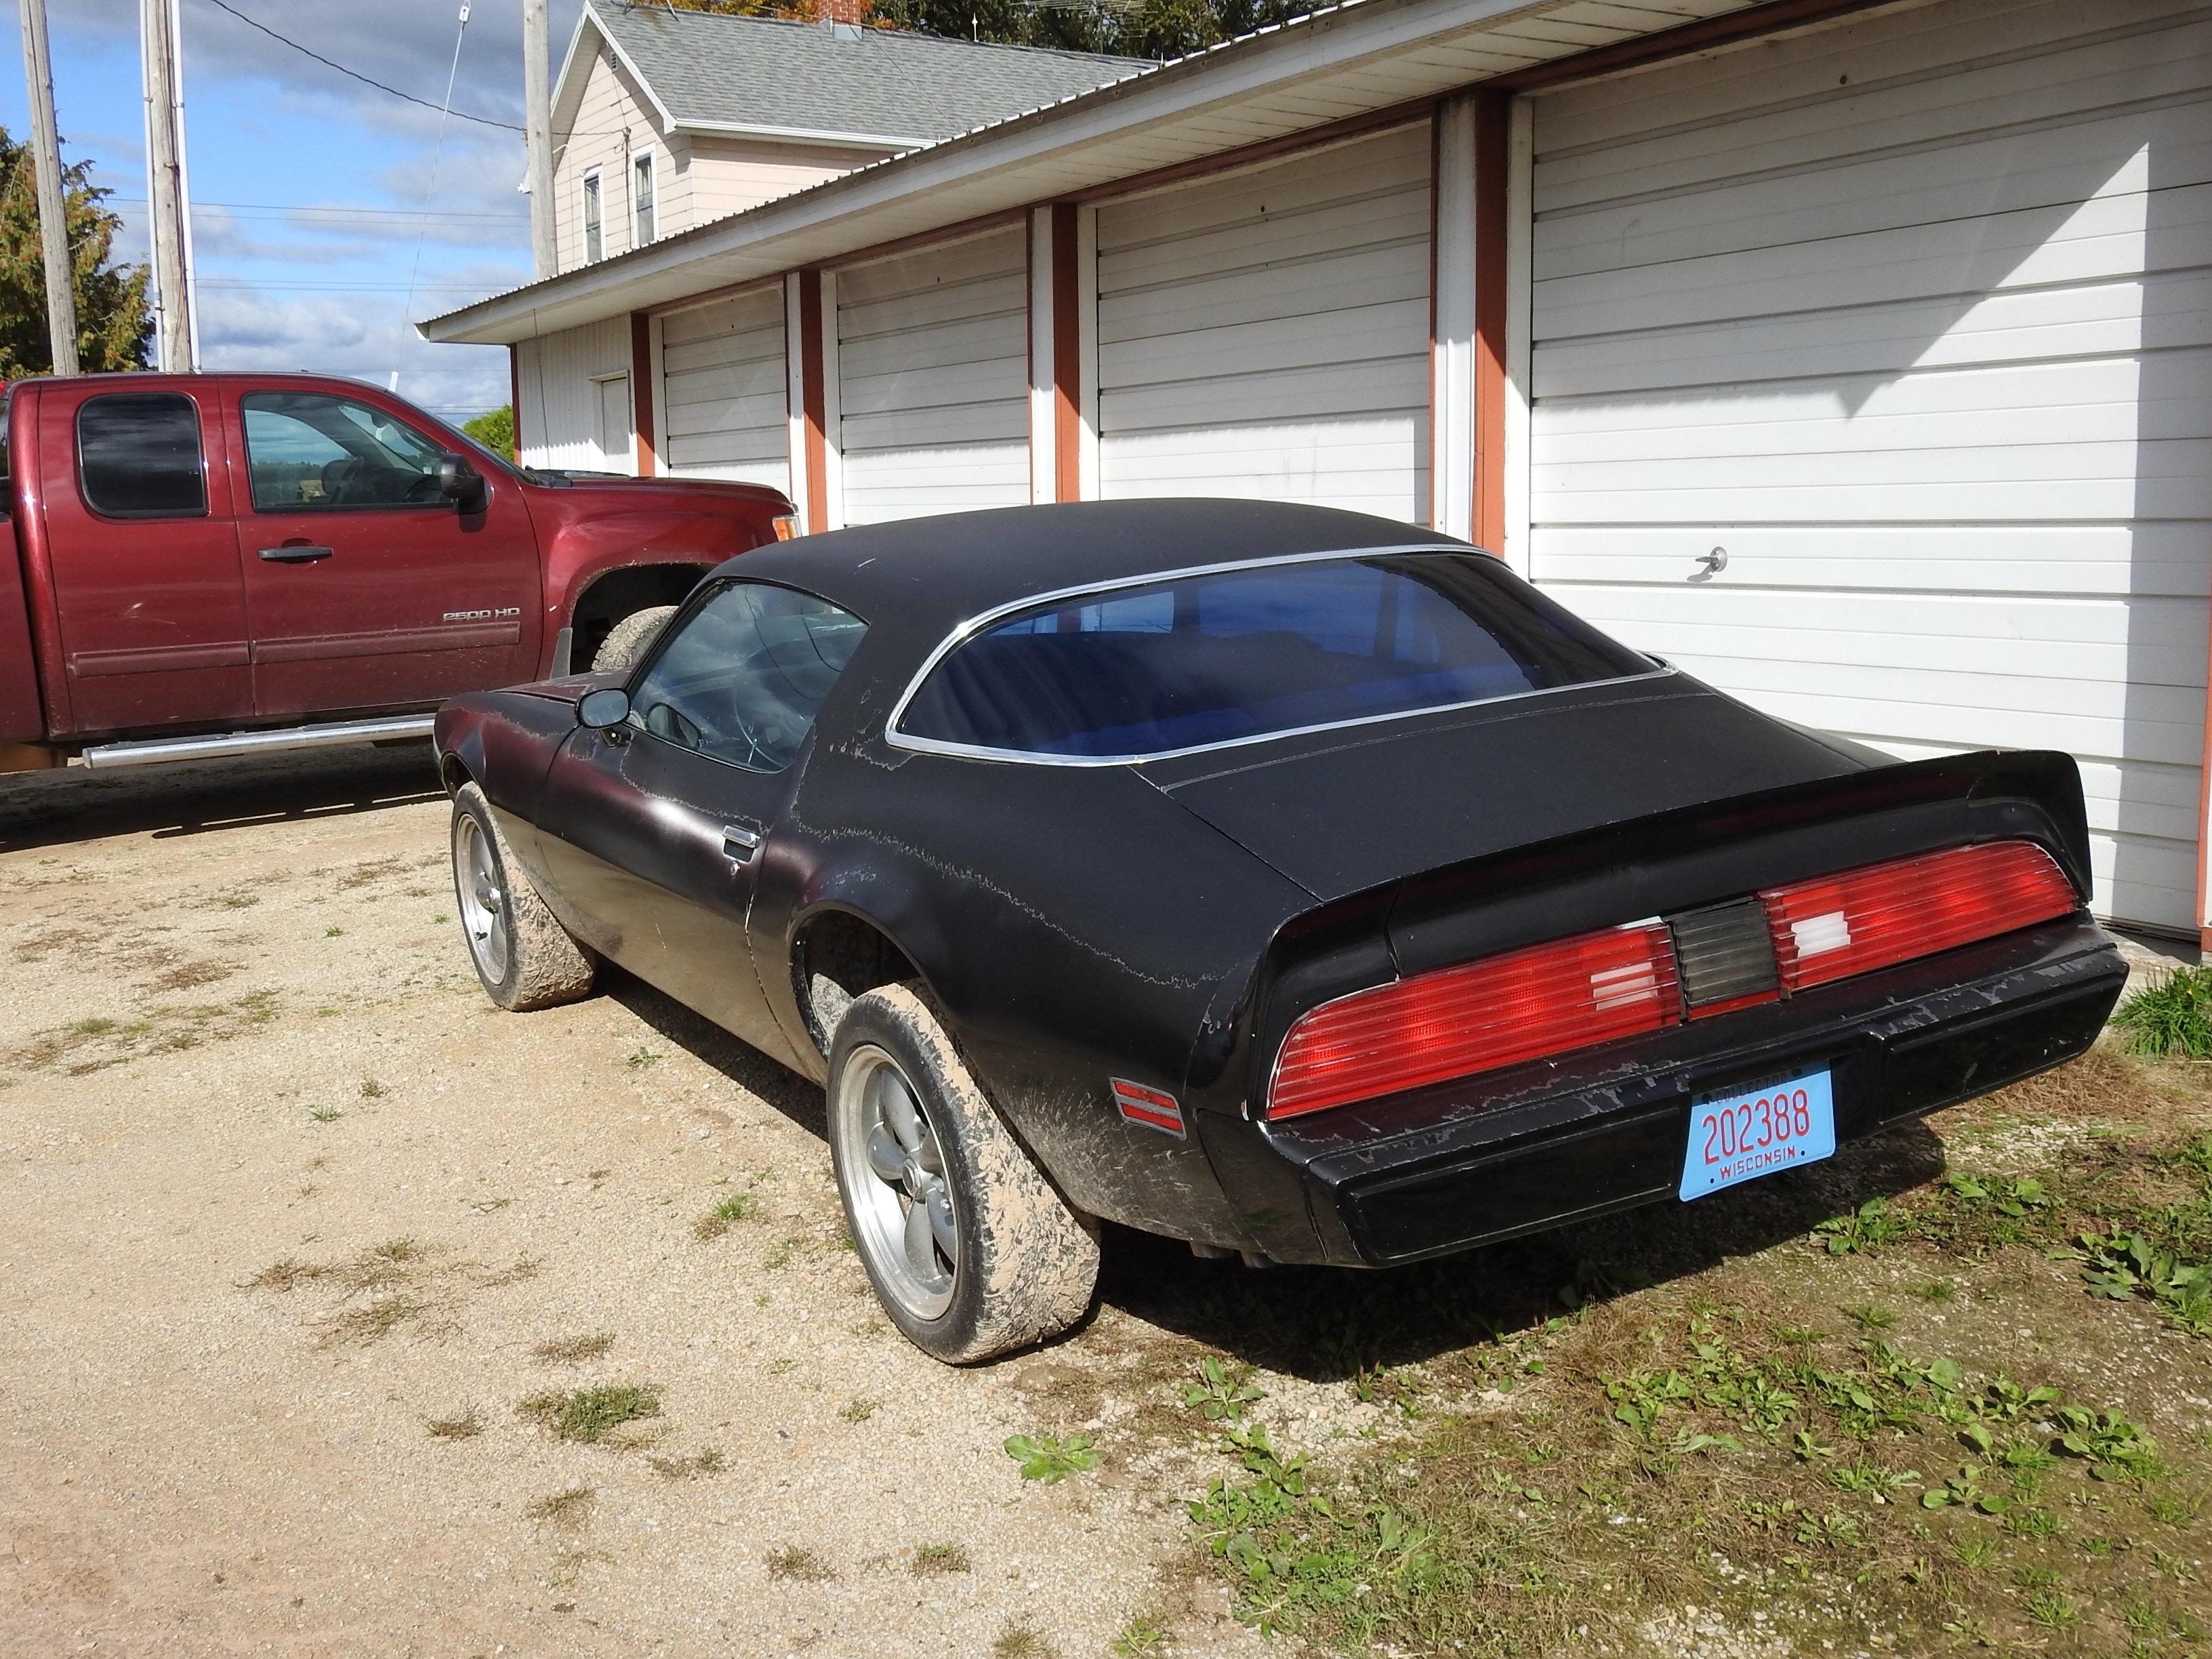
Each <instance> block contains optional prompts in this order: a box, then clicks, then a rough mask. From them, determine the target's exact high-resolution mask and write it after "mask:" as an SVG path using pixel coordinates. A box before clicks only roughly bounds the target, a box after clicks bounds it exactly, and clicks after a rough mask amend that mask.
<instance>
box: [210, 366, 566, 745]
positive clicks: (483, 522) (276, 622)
mask: <svg viewBox="0 0 2212 1659" xmlns="http://www.w3.org/2000/svg"><path fill="white" fill-rule="evenodd" d="M234 418H235V420H236V422H237V427H238V430H239V432H240V436H241V438H242V440H243V442H244V446H245V453H246V475H247V479H248V481H249V482H248V494H249V495H250V500H251V507H250V510H246V511H241V512H240V514H239V518H238V539H239V550H240V563H241V564H242V566H243V568H244V570H245V573H246V606H247V613H248V616H249V617H250V618H251V620H252V638H253V702H254V709H255V712H256V713H257V714H262V715H265V716H283V715H295V714H310V713H325V712H332V711H336V710H339V709H349V708H392V707H400V706H405V705H410V704H421V703H428V702H437V701H439V700H440V699H441V698H444V697H447V696H452V695H453V693H454V692H457V691H467V690H477V689H480V688H483V687H486V686H494V685H507V684H513V683H515V682H517V681H520V680H527V679H530V678H532V677H533V675H534V673H535V671H536V668H537V665H538V632H539V629H540V626H541V623H540V618H539V616H538V611H539V605H538V553H537V542H536V539H535V536H534V534H533V532H532V527H531V523H530V514H529V509H528V508H527V507H525V506H524V504H523V501H522V498H521V493H520V490H519V489H517V488H516V487H515V486H514V484H513V482H512V481H511V480H509V479H507V478H505V477H500V476H497V475H496V474H493V475H491V476H487V477H485V479H484V494H483V500H482V501H481V503H480V504H479V505H477V507H474V509H473V510H470V509H469V506H468V504H466V503H464V504H461V505H457V504H456V503H454V502H453V501H448V500H447V499H445V498H444V497H443V496H442V495H441V493H440V491H439V485H438V463H439V459H440V458H441V455H442V454H444V453H446V447H445V446H444V445H442V444H441V443H438V442H435V441H433V440H432V439H431V438H429V437H428V436H426V435H424V434H423V433H422V432H420V431H418V430H417V429H416V428H415V427H414V426H413V425H411V424H410V422H407V421H405V420H404V419H403V418H401V416H399V415H398V413H396V412H395V411H394V410H391V409H388V408H386V407H385V406H384V405H382V404H378V403H374V402H372V401H370V400H369V399H368V398H366V397H359V398H356V397H347V396H343V395H341V394H338V393H336V392H319V391H307V390H298V391H293V390H285V389H270V390H259V391H248V392H241V393H240V395H239V397H238V399H237V404H236V413H235V416H234ZM487 471H489V469H487Z"/></svg>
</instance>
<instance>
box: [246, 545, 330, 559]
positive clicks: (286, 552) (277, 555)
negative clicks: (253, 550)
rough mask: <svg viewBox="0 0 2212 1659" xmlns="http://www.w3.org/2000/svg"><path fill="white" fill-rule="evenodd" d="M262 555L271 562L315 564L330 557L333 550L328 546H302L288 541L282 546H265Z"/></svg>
mask: <svg viewBox="0 0 2212 1659" xmlns="http://www.w3.org/2000/svg"><path fill="white" fill-rule="evenodd" d="M261 556H262V557H263V558H264V559H265V560H267V561H268V562H270V564H313V562H315V561H316V560H318V559H327V558H329V557H330V556H331V550H330V549H329V548H327V547H301V546H297V545H295V544H293V543H290V542H287V543H286V544H284V545H283V546H282V547H264V548H263V549H262V550H261Z"/></svg>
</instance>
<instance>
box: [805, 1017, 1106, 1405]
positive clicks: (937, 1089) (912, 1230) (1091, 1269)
mask: <svg viewBox="0 0 2212 1659" xmlns="http://www.w3.org/2000/svg"><path fill="white" fill-rule="evenodd" d="M829 1155H830V1161H831V1163H832V1164H834V1165H835V1166H836V1172H837V1189H838V1192H839V1194H840V1195H841V1196H842V1198H843V1199H844V1201H845V1218H846V1220H847V1222H848V1224H849V1225H851V1227H852V1230H853V1243H854V1245H855V1246H856V1247H857V1248H858V1249H859V1251H860V1261H861V1264H862V1265H863V1266H864V1267H866V1269H867V1271H868V1279H869V1281H870V1282H871V1283H872V1285H874V1286H875V1291H876V1297H877V1300H878V1301H879V1302H881V1303H882V1304H883V1306H884V1312H885V1313H887V1314H889V1315H890V1317H891V1322H892V1323H893V1324H894V1325H896V1326H897V1327H898V1328H899V1329H900V1330H901V1331H902V1332H903V1333H905V1334H906V1337H907V1339H908V1340H909V1341H911V1342H912V1343H913V1344H914V1345H915V1346H916V1347H918V1348H920V1349H921V1350H922V1352H925V1353H927V1354H930V1355H932V1356H933V1357H934V1358H939V1359H942V1360H945V1362H947V1363H948V1364H970V1363H972V1362H974V1361H975V1360H978V1359H988V1358H991V1357H992V1356H993V1355H994V1354H1000V1353H1004V1352H1006V1351H1007V1350H1008V1349H1010V1348H1018V1347H1022V1346H1025V1345H1027V1344H1029V1343H1031V1342H1036V1341H1037V1340H1041V1339H1042V1338H1044V1337H1048V1336H1050V1335H1052V1334H1054V1333H1055V1332H1058V1331H1062V1330H1065V1329H1066V1328H1067V1327H1068V1326H1070V1325H1073V1323H1074V1322H1076V1321H1077V1320H1079V1319H1080V1318H1082V1317H1083V1315H1084V1313H1085V1310H1087V1309H1088V1308H1089V1307H1090V1305H1091V1291H1092V1290H1093V1288H1094V1287H1095V1286H1096V1285H1097V1279H1098V1240H1097V1235H1096V1233H1095V1232H1094V1231H1092V1229H1091V1227H1090V1226H1087V1225H1085V1223H1084V1222H1083V1221H1082V1220H1081V1219H1079V1218H1078V1217H1077V1215H1076V1213H1075V1212H1074V1211H1073V1210H1072V1209H1071V1208H1069V1207H1068V1204H1067V1200H1065V1199H1063V1198H1062V1197H1060V1194H1059V1193H1058V1192H1057V1191H1056V1190H1054V1188H1053V1185H1052V1183H1051V1182H1048V1181H1047V1180H1046V1179H1045V1176H1044V1172H1043V1171H1042V1170H1039V1169H1038V1168H1037V1166H1036V1163H1035V1162H1034V1161H1033V1160H1032V1159H1031V1158H1030V1155H1029V1153H1028V1152H1025V1151H1024V1150H1023V1147H1022V1145H1021V1143H1020V1142H1019V1141H1018V1140H1016V1139H1014V1137H1013V1135H1012V1133H1011V1132H1010V1131H1009V1130H1008V1129H1007V1127H1006V1124H1005V1123H1004V1122H1002V1121H1000V1117H999V1115H998V1113H997V1112H996V1111H995V1110H994V1109H993V1108H992V1106H991V1103H990V1102H988V1101H987V1100H986V1099H984V1098H983V1095H982V1091H981V1090H979V1089H978V1088H977V1087H976V1086H975V1079H973V1078H972V1077H970V1076H969V1072H968V1068H967V1066H964V1065H963V1063H962V1062H961V1060H960V1056H959V1054H957V1053H956V1052H955V1050H954V1049H953V1047H952V1042H951V1039H950V1038H949V1037H947V1036H945V1028H944V1027H943V1026H942V1025H941V1024H939V1023H938V1020H937V1018H936V1017H935V1016H934V1015H933V1013H932V1012H931V1011H930V1009H929V1007H928V1006H927V1004H926V1003H924V1002H923V1001H922V1000H921V998H920V997H919V996H917V995H916V994H915V993H914V992H913V991H912V990H910V989H908V987H905V986H902V985H894V986H888V987H884V988H883V989H881V990H875V991H871V992H869V993H868V994H866V995H865V996H862V997H858V998H856V999H854V1002H853V1005H852V1006H850V1007H849V1008H848V1009H847V1010H846V1011H845V1012H844V1015H843V1017H842V1018H840V1019H839V1020H838V1022H837V1033H836V1038H835V1039H834V1040H833V1041H832V1042H831V1044H830V1049H829Z"/></svg>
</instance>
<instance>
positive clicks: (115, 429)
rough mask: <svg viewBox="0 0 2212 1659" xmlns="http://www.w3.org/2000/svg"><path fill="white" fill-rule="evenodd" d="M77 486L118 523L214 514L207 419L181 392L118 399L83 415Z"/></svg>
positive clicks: (110, 397)
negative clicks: (204, 457)
mask: <svg viewBox="0 0 2212 1659" xmlns="http://www.w3.org/2000/svg"><path fill="white" fill-rule="evenodd" d="M76 457H77V483H78V486H79V488H80V489H82V491H83V492H84V502H85V505H86V506H87V507H90V508H91V509H92V510H93V511H94V512H95V513H104V514H106V516H107V517H109V518H111V519H191V518H199V517H201V516H203V515H204V514H205V513H206V512H207V477H206V474H205V473H204V471H202V468H201V465H200V412H199V410H198V408H197V405H195V404H193V402H192V400H191V398H187V397H185V395H184V394H183V393H182V392H104V393H102V394H101V395H100V396H99V397H97V398H86V399H85V400H84V402H83V403H82V404H79V405H78V406H77V411H76Z"/></svg>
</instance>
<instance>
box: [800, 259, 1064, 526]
mask: <svg viewBox="0 0 2212 1659" xmlns="http://www.w3.org/2000/svg"><path fill="white" fill-rule="evenodd" d="M1027 271H1028V257H1027V250H1026V247H1025V244H1024V234H1023V231H1022V228H1021V227H1020V226H1018V225H1013V226H1009V227H1007V228H1005V229H1004V230H997V231H993V232H990V233H989V234H986V235H982V236H977V237H972V238H970V239H969V240H965V241H961V242H954V243H945V244H939V245H937V246H931V247H926V248H922V249H919V250H917V251H916V252H912V253H904V254H900V255H897V256H896V257H894V258H888V259H878V260H875V261H873V262H872V263H870V264H863V265H853V266H848V267H847V268H846V269H844V270H840V271H839V272H837V282H836V318H837V349H836V368H837V399H836V402H837V425H836V432H837V447H838V453H839V457H840V467H841V471H842V479H843V495H844V515H843V522H845V523H847V524H875V523H879V522H881V521H883V520H887V519H908V518H915V517H918V516H920V515H921V514H924V513H957V512H962V511H965V510H966V509H968V508H970V507H1014V506H1018V505H1020V504H1021V503H1023V502H1024V501H1028V500H1029V495H1030V454H1029V437H1030V428H1029V368H1028V352H1029V324H1028V295H1027V291H1026V289H1027Z"/></svg>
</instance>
